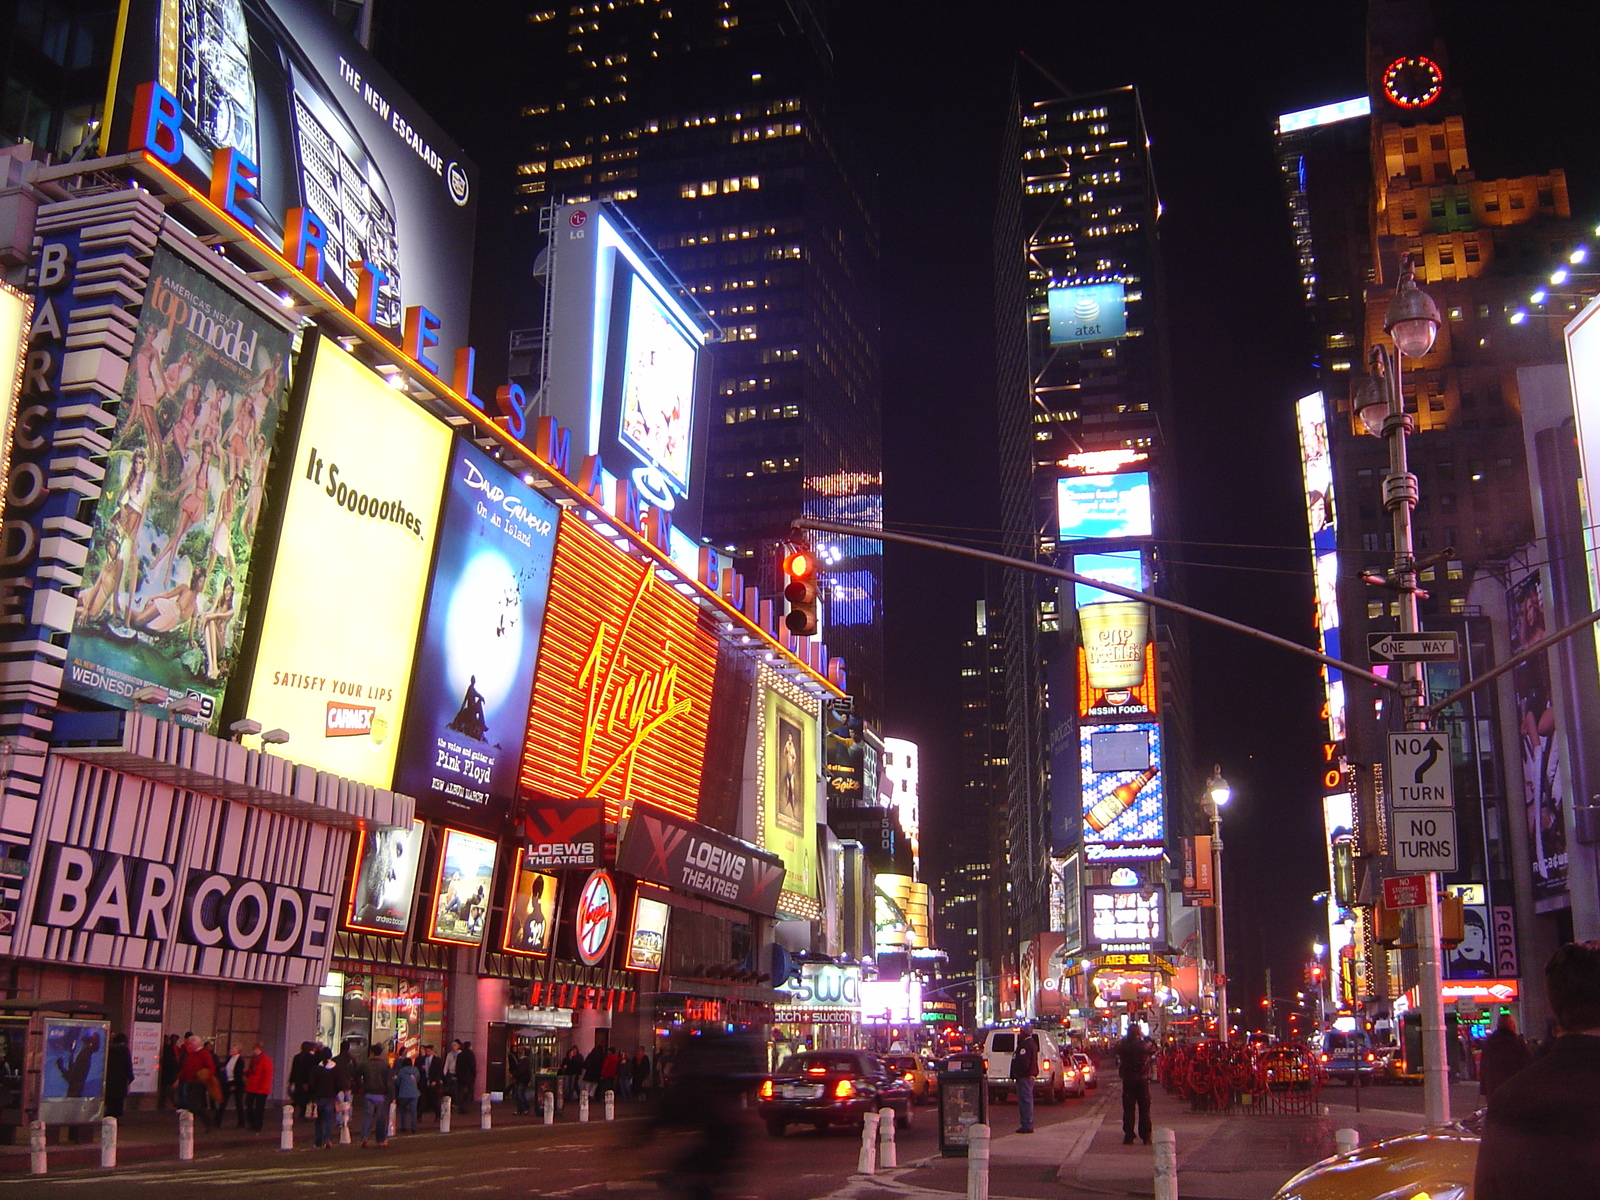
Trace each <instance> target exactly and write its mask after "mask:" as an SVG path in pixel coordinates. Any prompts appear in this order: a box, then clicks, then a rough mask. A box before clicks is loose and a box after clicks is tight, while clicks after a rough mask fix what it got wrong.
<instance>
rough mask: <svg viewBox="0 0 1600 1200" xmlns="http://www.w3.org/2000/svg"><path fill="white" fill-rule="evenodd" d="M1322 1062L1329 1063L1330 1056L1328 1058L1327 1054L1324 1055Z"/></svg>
mask: <svg viewBox="0 0 1600 1200" xmlns="http://www.w3.org/2000/svg"><path fill="white" fill-rule="evenodd" d="M1322 1061H1323V1062H1327V1061H1328V1056H1327V1055H1326V1054H1324V1055H1323V1056H1322Z"/></svg>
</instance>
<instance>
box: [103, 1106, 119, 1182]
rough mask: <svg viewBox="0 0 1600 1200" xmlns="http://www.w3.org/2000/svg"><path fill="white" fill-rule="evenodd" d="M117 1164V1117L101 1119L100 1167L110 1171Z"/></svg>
mask: <svg viewBox="0 0 1600 1200" xmlns="http://www.w3.org/2000/svg"><path fill="white" fill-rule="evenodd" d="M116 1165H117V1119H116V1118H115V1117H102V1118H101V1119H100V1169H101V1170H102V1171H109V1170H110V1169H111V1168H112V1167H114V1166H116Z"/></svg>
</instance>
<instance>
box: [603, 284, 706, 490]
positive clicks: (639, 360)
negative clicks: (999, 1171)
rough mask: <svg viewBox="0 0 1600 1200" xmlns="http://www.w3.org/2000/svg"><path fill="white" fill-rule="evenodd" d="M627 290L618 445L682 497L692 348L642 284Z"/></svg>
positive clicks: (691, 409)
mask: <svg viewBox="0 0 1600 1200" xmlns="http://www.w3.org/2000/svg"><path fill="white" fill-rule="evenodd" d="M629 288H630V290H629V294H628V347H627V359H626V362H625V363H624V366H623V376H622V418H621V428H620V431H619V432H620V440H621V441H622V442H623V443H624V444H625V445H626V446H628V448H629V449H631V450H633V452H634V453H636V454H637V455H638V456H639V457H640V458H641V459H643V460H644V461H645V462H646V463H648V464H649V465H650V466H651V467H652V468H653V469H654V470H655V472H656V473H657V474H658V475H659V476H660V477H661V478H662V479H663V480H664V481H665V482H666V484H667V485H668V486H669V487H670V488H671V489H672V490H673V491H675V492H677V493H678V494H679V495H680V496H686V495H688V493H689V434H690V422H691V419H692V418H693V415H694V360H695V346H694V343H693V342H692V341H690V340H689V339H688V338H687V337H685V336H684V334H683V332H682V331H681V330H680V329H679V328H678V325H677V323H676V322H675V321H673V319H672V318H671V317H669V316H668V315H667V310H666V309H665V307H663V306H662V304H661V302H660V301H659V300H657V299H656V298H655V296H653V295H652V294H651V292H650V288H649V286H648V285H647V284H646V283H645V282H644V280H643V279H641V278H639V276H637V275H635V276H633V278H632V280H631V282H630V284H629ZM655 490H656V491H657V492H658V493H659V491H660V489H659V488H657V489H655Z"/></svg>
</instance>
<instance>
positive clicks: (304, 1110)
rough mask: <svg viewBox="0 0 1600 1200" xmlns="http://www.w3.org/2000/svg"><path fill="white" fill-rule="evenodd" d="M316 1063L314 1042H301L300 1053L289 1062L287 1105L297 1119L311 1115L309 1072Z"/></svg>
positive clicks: (315, 1045)
mask: <svg viewBox="0 0 1600 1200" xmlns="http://www.w3.org/2000/svg"><path fill="white" fill-rule="evenodd" d="M317 1061H318V1055H317V1044H316V1043H315V1042H301V1043H300V1053H298V1054H296V1055H295V1056H294V1057H293V1058H292V1059H290V1060H289V1103H290V1104H292V1105H294V1115H295V1116H297V1117H306V1116H310V1115H311V1113H310V1107H311V1072H312V1070H313V1069H314V1068H315V1067H316V1065H317Z"/></svg>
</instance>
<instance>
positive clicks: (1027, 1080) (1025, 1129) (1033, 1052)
mask: <svg viewBox="0 0 1600 1200" xmlns="http://www.w3.org/2000/svg"><path fill="white" fill-rule="evenodd" d="M1016 1038H1017V1041H1016V1047H1017V1048H1016V1049H1015V1050H1014V1051H1013V1052H1012V1054H1011V1082H1012V1083H1013V1084H1014V1085H1015V1087H1016V1089H1017V1132H1018V1133H1032V1132H1033V1081H1034V1080H1035V1079H1037V1078H1038V1077H1039V1035H1038V1034H1037V1033H1034V1032H1033V1030H1032V1029H1030V1028H1029V1027H1027V1026H1023V1027H1022V1028H1021V1029H1019V1030H1017V1034H1016Z"/></svg>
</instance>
